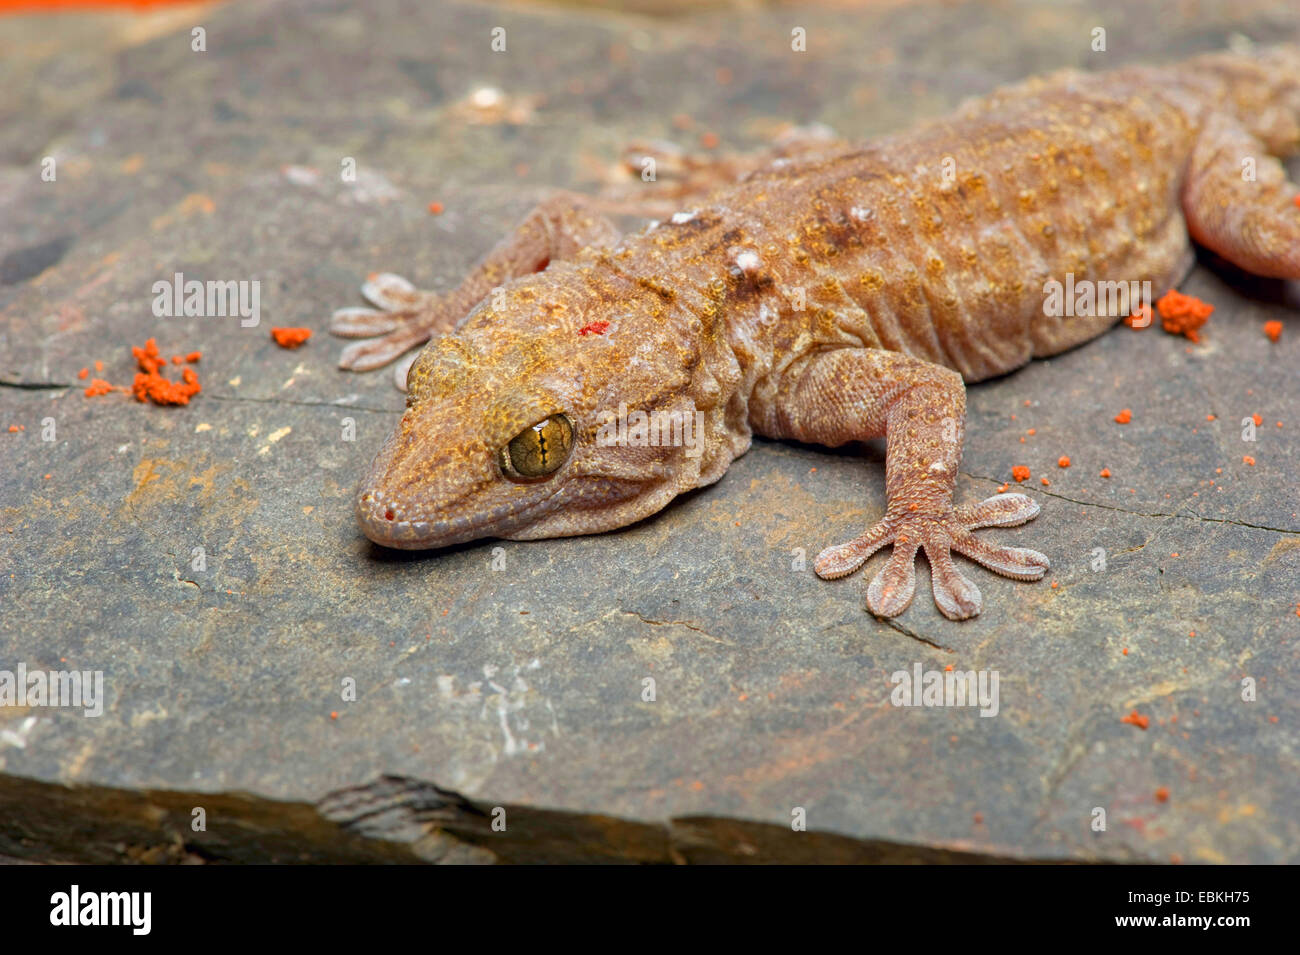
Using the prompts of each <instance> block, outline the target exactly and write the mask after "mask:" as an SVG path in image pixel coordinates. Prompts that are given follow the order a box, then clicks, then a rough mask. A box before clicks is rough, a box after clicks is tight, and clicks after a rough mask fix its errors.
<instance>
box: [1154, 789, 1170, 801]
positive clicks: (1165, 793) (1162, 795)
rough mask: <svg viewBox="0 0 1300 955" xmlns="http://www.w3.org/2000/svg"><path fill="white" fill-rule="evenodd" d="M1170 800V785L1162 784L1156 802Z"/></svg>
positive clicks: (1157, 791) (1157, 792)
mask: <svg viewBox="0 0 1300 955" xmlns="http://www.w3.org/2000/svg"><path fill="white" fill-rule="evenodd" d="M1168 801H1169V787H1168V786H1161V787H1160V788H1159V789H1157V790H1156V802H1168Z"/></svg>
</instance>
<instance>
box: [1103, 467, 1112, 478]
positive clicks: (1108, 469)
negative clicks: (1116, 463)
mask: <svg viewBox="0 0 1300 955" xmlns="http://www.w3.org/2000/svg"><path fill="white" fill-rule="evenodd" d="M1101 476H1102V477H1104V478H1108V477H1110V468H1102V469H1101Z"/></svg>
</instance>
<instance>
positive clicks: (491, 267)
mask: <svg viewBox="0 0 1300 955" xmlns="http://www.w3.org/2000/svg"><path fill="white" fill-rule="evenodd" d="M618 236H619V230H618V229H617V227H615V225H614V224H613V223H612V222H610V221H609V220H608V219H606V218H604V217H603V216H600V215H597V214H596V213H594V212H593V211H592V207H591V203H590V200H588V199H587V198H586V197H584V196H579V195H576V194H574V193H560V194H556V195H553V196H551V197H549V198H547V199H545V200H544V201H542V202H541V203H539V204H538V205H537V207H536V208H534V209H533V211H532V212H531V213H529V215H528V216H527V217H526V218H525V219H524V221H523V222H521V223H520V224H519V226H518V228H516V229H515V231H514V232H513V233H512V234H511V235H510V236H508V237H507V238H505V239H504V240H502V241H501V242H500V243H498V244H497V246H496V247H495V248H494V249H493V250H492V251H491V252H489V253H488V254H487V256H486V257H485V258H484V259H483V260H482V261H481V262H480V263H479V264H478V265H477V266H475V268H474V269H473V270H472V271H471V272H470V273H469V275H467V276H466V277H465V279H464V281H462V282H461V284H460V285H459V286H458V287H457V288H456V289H454V290H453V291H451V292H446V293H441V292H425V291H420V290H418V289H416V288H415V286H413V285H412V284H411V283H410V282H408V281H406V280H405V279H403V278H401V277H400V276H397V275H392V274H390V273H381V274H377V275H372V276H371V277H370V279H369V280H368V281H367V282H366V283H365V285H363V286H362V294H363V295H364V296H365V297H366V298H367V299H369V300H370V301H371V302H372V303H373V304H375V305H377V306H378V310H375V309H366V308H344V309H340V310H339V311H337V312H335V313H334V316H333V319H332V320H331V322H330V331H331V332H332V333H333V334H335V335H338V336H341V337H346V338H358V337H365V336H378V337H374V338H369V339H368V340H366V341H360V342H356V343H354V344H352V345H349V346H348V347H347V348H345V349H343V353H342V355H340V356H339V367H340V368H347V369H351V370H353V371H369V370H370V369H373V368H379V367H380V366H382V365H386V364H388V363H389V362H391V361H393V360H394V359H396V358H398V357H399V356H402V355H404V354H406V353H407V352H411V350H412V349H414V348H416V347H418V346H420V345H423V344H424V343H425V342H427V341H428V340H429V339H430V338H432V337H434V336H435V335H442V334H445V333H447V332H450V331H453V330H454V329H455V328H456V326H457V325H459V324H460V322H461V320H462V319H463V318H464V317H465V316H466V315H468V314H469V313H470V312H471V311H472V310H473V308H474V306H475V305H477V304H478V303H479V302H481V301H482V300H483V299H484V298H486V297H487V296H488V295H489V294H490V293H491V292H492V289H494V288H496V287H497V286H499V285H502V284H504V283H505V282H508V281H510V280H511V279H514V278H518V277H519V276H521V275H529V274H531V273H533V272H540V271H542V269H544V268H546V266H547V265H549V264H550V263H551V262H552V261H560V260H564V259H568V258H571V257H573V256H574V255H575V254H577V253H578V252H579V251H581V250H582V249H584V248H591V247H597V246H606V245H612V244H613V243H614V242H616V241H617V240H618ZM415 354H416V353H414V352H412V353H411V355H409V356H408V360H406V361H403V362H402V363H401V364H399V365H398V366H397V368H396V380H397V387H399V388H401V389H402V390H403V391H405V390H406V373H407V372H408V371H409V370H410V365H411V361H413V360H414V358H415Z"/></svg>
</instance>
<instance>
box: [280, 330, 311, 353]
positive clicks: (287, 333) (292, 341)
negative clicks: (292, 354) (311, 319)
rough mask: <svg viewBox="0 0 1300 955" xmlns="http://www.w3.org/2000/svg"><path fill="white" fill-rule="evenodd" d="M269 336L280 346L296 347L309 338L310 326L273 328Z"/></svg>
mask: <svg viewBox="0 0 1300 955" xmlns="http://www.w3.org/2000/svg"><path fill="white" fill-rule="evenodd" d="M271 337H272V338H274V339H275V343H276V344H277V345H279V346H280V347H281V348H297V347H298V346H299V345H301V344H302V343H303V342H305V341H306V340H307V339H309V338H311V329H310V328H273V329H271Z"/></svg>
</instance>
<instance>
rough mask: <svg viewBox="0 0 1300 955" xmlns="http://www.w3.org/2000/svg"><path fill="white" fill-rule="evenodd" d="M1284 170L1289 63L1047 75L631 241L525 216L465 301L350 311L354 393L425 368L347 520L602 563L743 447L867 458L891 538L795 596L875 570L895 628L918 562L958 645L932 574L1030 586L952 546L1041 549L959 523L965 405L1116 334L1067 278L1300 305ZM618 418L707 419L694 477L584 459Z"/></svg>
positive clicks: (739, 166)
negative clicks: (1247, 171) (1035, 365)
mask: <svg viewBox="0 0 1300 955" xmlns="http://www.w3.org/2000/svg"><path fill="white" fill-rule="evenodd" d="M1298 146H1300V50H1298V49H1296V48H1294V47H1279V48H1275V49H1272V50H1269V51H1266V52H1264V53H1262V54H1260V55H1259V56H1257V57H1253V58H1242V57H1235V56H1228V55H1213V56H1206V57H1201V58H1199V59H1197V60H1193V61H1191V62H1189V63H1188V64H1186V65H1184V66H1183V67H1181V68H1169V69H1155V68H1150V69H1148V68H1137V69H1127V70H1122V71H1118V72H1115V73H1111V74H1103V75H1091V74H1083V73H1078V72H1066V73H1059V74H1055V75H1052V76H1049V77H1047V78H1045V79H1036V80H1031V81H1028V82H1026V83H1023V84H1020V85H1017V86H1014V87H1011V88H1007V89H1004V90H1001V91H999V92H997V93H995V94H993V95H992V96H989V97H986V98H984V99H980V100H977V101H973V102H971V103H969V104H968V105H966V106H965V107H963V108H962V109H961V110H959V111H958V112H957V114H955V115H954V116H953V117H951V118H949V119H946V120H943V121H940V122H934V123H930V124H927V125H924V126H921V127H919V128H918V129H916V130H913V131H911V132H907V133H904V134H901V135H897V136H893V137H890V138H887V139H884V140H881V141H878V142H876V143H874V144H872V145H869V146H865V147H854V146H849V145H845V144H837V143H827V142H808V143H795V144H792V145H790V146H789V147H788V148H785V149H784V150H783V151H782V155H781V156H780V157H779V158H776V159H775V160H771V157H768V159H766V160H760V159H754V160H749V161H747V162H739V163H737V162H736V161H734V160H729V161H728V164H727V167H726V171H727V172H728V173H737V172H739V173H744V174H745V175H744V178H743V179H741V180H740V181H739V182H736V183H734V184H732V185H730V186H728V187H726V188H724V189H722V190H720V191H716V192H714V193H713V194H711V195H710V196H708V197H707V198H705V199H702V200H700V201H698V202H684V203H683V211H682V213H680V214H678V215H677V216H675V217H673V219H670V220H669V221H666V222H663V223H658V224H652V225H651V226H650V227H648V228H647V229H646V230H645V231H643V232H641V233H638V234H635V235H631V236H627V237H624V238H621V239H620V238H619V236H618V231H617V230H616V229H615V228H614V227H613V226H612V225H610V224H609V223H608V222H607V221H606V220H604V219H603V218H600V217H599V216H597V215H596V214H594V213H593V212H592V211H591V210H592V208H593V206H592V205H590V204H589V203H584V202H583V201H582V200H580V199H576V198H573V197H567V196H566V197H559V198H557V199H555V200H552V201H550V202H548V203H544V204H543V205H542V206H541V207H539V209H538V210H537V212H535V213H534V214H533V215H532V216H530V218H529V219H528V220H527V221H526V222H525V223H524V224H523V226H521V228H520V230H519V232H518V233H517V234H516V235H515V236H513V237H511V238H510V239H508V240H506V241H505V242H503V243H502V244H501V245H500V246H498V247H497V249H495V250H494V251H493V252H492V253H491V254H490V255H489V256H488V258H487V259H486V260H485V261H484V263H483V264H481V265H480V266H479V267H478V268H477V269H476V270H475V271H474V272H473V273H472V274H471V275H470V276H469V277H468V278H467V279H466V281H465V283H464V284H463V285H462V286H461V287H460V288H459V289H457V290H456V291H455V292H452V293H450V294H447V295H438V294H433V293H424V292H417V291H415V290H414V289H412V288H411V287H410V286H409V285H408V284H406V283H404V282H403V281H402V280H400V279H398V278H396V277H395V276H390V275H383V276H378V277H376V278H374V279H372V281H371V282H370V283H368V285H367V287H366V289H365V291H366V294H367V296H368V297H369V298H371V299H372V301H374V302H375V303H376V304H378V305H380V306H381V308H382V309H384V311H380V312H375V311H367V310H359V309H350V310H345V311H344V312H341V313H339V314H338V315H336V319H335V323H334V326H333V330H334V331H336V332H337V333H339V334H345V335H354V336H363V335H381V336H382V337H380V338H378V339H375V340H372V341H368V342H363V343H359V344H357V345H353V346H351V348H349V349H348V350H347V351H346V352H345V353H344V356H343V360H342V362H341V364H342V365H343V366H344V367H352V368H357V369H363V368H369V367H375V366H377V365H380V364H384V363H386V362H388V361H391V360H393V359H395V358H397V357H398V356H400V355H401V354H403V353H404V352H406V351H408V350H409V349H410V348H412V347H413V346H414V345H417V344H420V343H422V342H424V341H425V340H427V339H429V338H430V337H432V338H433V340H432V341H431V342H430V343H429V345H428V347H426V348H425V349H424V351H423V352H421V353H420V354H419V356H418V358H417V359H416V360H415V361H414V364H413V365H411V366H410V369H409V377H407V375H406V368H405V366H399V370H398V375H399V382H400V381H401V380H402V379H403V378H405V380H406V384H407V385H408V395H407V410H406V413H405V414H404V415H403V417H402V420H401V423H400V424H399V425H398V428H397V431H396V432H395V433H394V435H393V436H392V437H391V438H390V439H389V441H388V443H387V444H386V445H385V446H384V448H383V450H382V451H381V452H380V454H379V455H378V457H377V458H376V460H375V462H374V465H373V466H372V468H371V471H370V474H369V475H368V476H367V477H366V479H365V480H364V481H363V482H362V484H361V487H360V488H359V490H358V496H357V517H358V520H359V522H360V525H361V528H362V530H363V531H364V532H365V534H366V535H367V536H368V537H370V538H371V539H372V540H374V541H376V542H378V543H381V544H385V545H388V546H392V547H405V548H425V547H441V546H445V545H448V544H454V543H457V542H460V541H466V540H471V539H474V538H480V537H488V536H495V537H505V538H510V539H531V538H540V537H555V536H562V535H569V534H587V533H595V532H599V531H606V530H612V529H614V528H617V527H622V526H625V525H627V524H629V523H632V522H633V521H636V520H638V519H640V518H643V517H645V516H647V515H649V514H652V513H654V512H656V511H658V510H659V509H660V508H662V507H663V506H664V505H665V504H667V503H668V502H669V501H670V500H671V499H672V498H673V497H674V496H676V495H677V494H680V493H681V492H683V491H685V490H688V489H690V488H694V487H699V486H701V485H705V484H709V483H711V482H713V481H716V480H718V479H719V478H720V477H721V476H722V475H723V473H724V472H725V471H726V469H727V467H728V465H729V464H730V463H731V461H732V460H733V459H734V458H735V457H736V456H738V455H740V454H743V453H744V452H745V451H746V450H747V449H748V447H749V444H750V438H751V435H752V434H753V433H758V434H761V435H765V436H769V437H774V438H794V439H798V440H801V441H809V442H817V443H821V444H826V445H830V446H835V445H840V444H843V443H845V442H848V441H854V440H863V439H868V438H875V437H882V436H883V437H885V438H886V439H887V459H886V486H887V491H888V500H889V504H888V508H887V510H886V513H885V515H884V516H883V517H882V518H881V520H880V521H879V522H878V523H877V524H875V525H874V526H873V527H872V528H870V529H869V530H868V531H867V532H866V533H865V534H863V535H862V536H860V537H858V538H856V539H854V540H853V541H850V542H849V543H847V544H843V545H840V546H836V547H830V548H827V549H826V550H825V551H823V552H822V553H821V554H820V555H819V557H818V558H817V561H816V564H815V569H816V571H817V573H818V574H820V575H821V576H823V577H827V578H831V577H839V576H843V575H845V574H848V573H851V572H853V571H854V570H856V569H857V568H858V567H860V566H861V565H862V563H863V562H865V561H866V559H867V558H868V557H870V556H871V554H872V553H874V552H875V551H876V550H878V549H879V548H880V547H882V546H884V545H885V544H893V554H892V556H891V558H890V560H889V561H888V562H887V563H886V565H885V567H884V568H883V569H882V570H881V571H880V573H879V574H877V575H876V577H875V579H874V580H873V581H872V583H871V585H870V586H869V588H868V592H867V604H868V607H869V608H870V609H871V610H872V611H873V612H874V613H876V614H879V615H881V616H892V615H894V614H898V613H901V612H902V611H903V610H904V609H905V608H906V607H907V605H908V604H909V603H910V601H911V599H912V596H913V593H914V589H915V577H914V563H915V556H916V553H917V551H918V549H924V550H925V552H926V556H927V558H928V560H929V562H930V565H931V571H932V581H933V589H934V596H935V601H936V603H937V604H938V606H939V608H940V610H941V611H942V612H943V613H944V614H946V615H947V616H949V617H951V618H953V619H962V618H965V617H970V616H973V615H975V614H976V613H978V612H979V611H980V608H981V598H980V594H979V590H978V589H977V588H976V586H975V585H974V583H972V582H971V581H970V580H968V579H967V578H966V577H965V576H963V575H962V574H961V573H960V571H958V570H957V568H956V566H955V564H954V562H953V559H952V556H951V552H952V551H957V552H958V553H961V554H964V555H965V556H967V557H970V558H972V559H974V560H976V561H978V562H979V563H981V564H983V565H984V566H986V567H988V568H990V569H992V570H995V571H997V572H998V573H1001V574H1004V575H1006V576H1011V577H1016V578H1021V579H1036V578H1038V577H1041V576H1042V575H1043V573H1045V571H1046V570H1047V567H1048V561H1047V558H1046V557H1044V556H1043V555H1042V554H1039V553H1037V552H1035V551H1031V550H1027V549H1024V548H1011V547H1000V546H997V545H994V544H990V543H987V542H985V541H983V540H980V539H977V538H976V537H975V536H974V535H973V534H972V533H971V531H972V530H973V529H975V528H979V527H987V526H994V525H997V526H1009V525H1013V524H1019V523H1023V522H1024V521H1027V520H1029V519H1031V518H1032V517H1034V516H1035V515H1036V514H1037V512H1038V506H1037V504H1035V503H1034V502H1033V501H1032V500H1030V499H1029V498H1028V497H1027V496H1025V495H1022V494H1002V495H998V496H996V497H993V498H990V499H989V500H987V501H984V502H983V503H981V504H977V505H973V506H968V507H964V508H954V506H953V504H952V498H953V489H954V484H955V480H956V476H957V470H958V465H959V463H960V457H961V445H962V440H963V437H964V418H965V390H964V385H963V380H964V381H967V382H973V381H979V380H980V379H984V378H988V377H990V376H993V375H999V374H1004V373H1006V372H1009V371H1012V370H1013V369H1015V368H1018V367H1020V366H1021V365H1023V364H1025V363H1026V362H1028V361H1029V360H1030V359H1031V358H1034V357H1041V356H1046V355H1053V354H1056V353H1058V352H1060V351H1063V350H1064V349H1067V348H1070V347H1073V346H1075V345H1078V344H1080V343H1081V342H1084V341H1087V340H1088V339H1090V338H1093V337H1094V336H1096V335H1098V334H1100V333H1101V332H1102V331H1103V330H1105V329H1106V328H1108V327H1109V326H1110V325H1112V324H1113V323H1114V322H1115V321H1116V320H1117V319H1118V318H1120V317H1122V316H1121V315H1119V314H1102V315H1096V316H1094V317H1064V316H1063V317H1053V316H1050V315H1048V314H1045V310H1044V300H1045V293H1044V284H1045V283H1046V282H1047V281H1048V280H1051V279H1055V280H1058V281H1062V282H1063V281H1064V280H1065V277H1066V275H1067V273H1071V272H1072V273H1073V276H1074V281H1075V282H1076V283H1078V282H1079V281H1081V280H1091V281H1123V282H1129V281H1139V282H1141V281H1150V282H1151V283H1152V284H1153V287H1155V288H1156V289H1161V290H1162V289H1164V288H1166V287H1169V286H1172V285H1175V284H1176V283H1177V282H1178V281H1180V279H1181V278H1182V277H1183V276H1184V275H1185V273H1186V271H1187V269H1188V268H1189V266H1190V264H1191V261H1192V248H1191V238H1195V239H1196V240H1197V241H1199V242H1201V243H1202V244H1204V245H1206V246H1208V247H1209V248H1211V249H1213V250H1214V251H1216V252H1218V253H1219V254H1220V255H1222V256H1224V257H1225V258H1227V259H1228V260H1230V261H1232V262H1234V263H1236V264H1237V265H1239V266H1241V267H1242V268H1245V269H1247V270H1249V271H1252V272H1255V273H1257V274H1261V275H1272V276H1281V277H1287V278H1300V209H1298V208H1296V206H1295V205H1294V203H1293V202H1292V198H1293V197H1294V196H1295V195H1296V194H1297V192H1300V190H1298V189H1297V188H1296V186H1294V185H1293V184H1290V183H1288V182H1286V178H1285V174H1284V172H1283V170H1282V167H1281V165H1280V163H1278V162H1277V160H1276V159H1274V158H1272V156H1279V155H1285V154H1287V153H1288V152H1291V151H1293V150H1295V149H1296V148H1297V147H1298ZM1245 158H1251V159H1252V160H1253V161H1254V163H1255V168H1256V170H1257V175H1256V177H1255V178H1254V180H1243V178H1242V160H1243V159H1245ZM695 168H696V169H697V170H698V166H697V167H695ZM1189 236H1190V237H1189ZM494 289H495V291H494ZM466 313H468V315H467V316H466ZM462 316H466V317H464V320H463V322H461V321H460V319H461V318H462ZM458 322H459V325H458ZM593 322H608V323H609V324H608V326H607V327H604V328H603V329H601V328H596V327H593V326H592V323H593ZM453 329H454V330H453ZM620 404H625V405H627V407H628V408H629V409H633V410H641V411H645V412H647V413H649V412H653V411H666V412H685V413H691V412H695V411H699V412H702V413H703V420H704V424H705V426H704V436H703V449H702V453H700V454H698V455H697V456H693V455H691V454H688V453H687V449H686V448H684V447H672V446H668V447H627V446H611V447H605V446H601V444H600V443H599V442H598V441H597V431H598V427H599V425H600V424H601V422H602V420H603V419H602V417H601V414H602V412H607V411H616V410H617V409H618V408H619V406H620ZM554 415H563V416H564V419H563V420H564V421H567V422H571V423H572V426H573V446H572V450H571V451H570V452H569V453H568V454H567V456H565V457H564V459H563V460H562V461H561V462H560V463H559V464H558V467H557V468H556V470H554V471H553V472H552V473H549V474H546V475H540V476H532V477H523V476H521V475H519V474H513V473H511V471H510V468H509V462H508V461H506V462H505V463H503V458H502V448H503V447H506V446H507V445H508V444H509V443H510V442H511V440H512V439H514V438H515V437H516V436H517V435H521V432H526V431H527V429H529V428H530V427H531V426H533V425H536V424H538V423H539V422H542V421H545V420H547V419H548V417H550V416H554ZM555 433H560V432H555ZM523 440H531V438H530V436H529V435H527V434H525V435H523ZM546 450H547V451H548V452H549V451H550V450H551V449H550V448H549V447H548V448H547V449H546ZM552 457H554V455H552ZM538 459H539V460H541V458H540V457H539V458H538ZM548 466H549V465H548Z"/></svg>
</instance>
